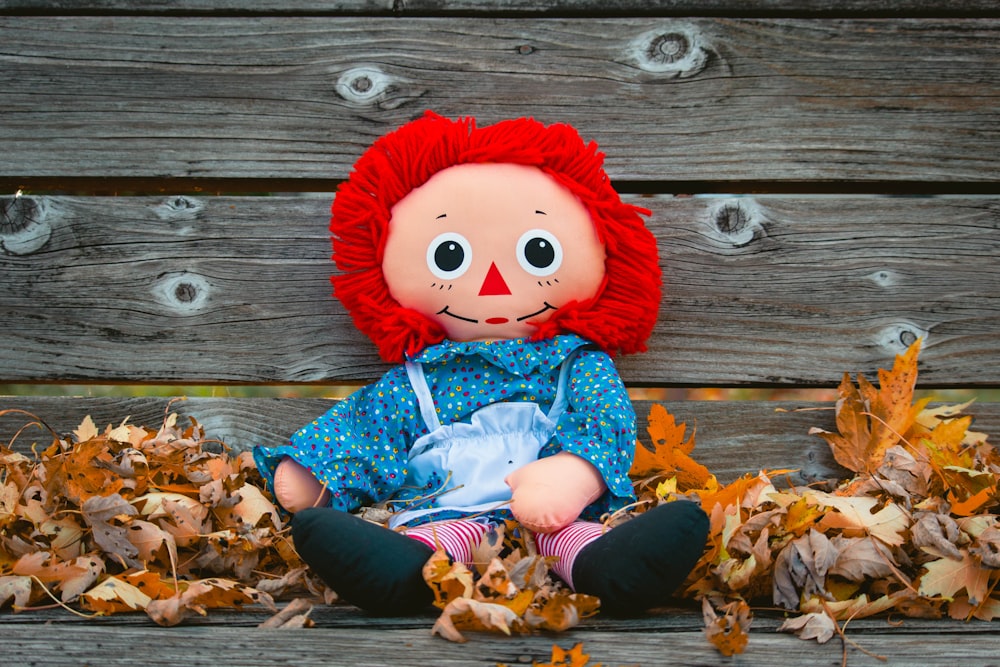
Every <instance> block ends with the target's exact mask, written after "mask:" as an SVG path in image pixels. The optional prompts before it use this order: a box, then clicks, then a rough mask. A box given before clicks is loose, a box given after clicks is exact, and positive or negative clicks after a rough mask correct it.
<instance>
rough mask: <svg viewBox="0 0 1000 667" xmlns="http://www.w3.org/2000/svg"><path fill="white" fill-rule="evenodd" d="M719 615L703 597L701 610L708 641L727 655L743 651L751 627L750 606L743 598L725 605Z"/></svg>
mask: <svg viewBox="0 0 1000 667" xmlns="http://www.w3.org/2000/svg"><path fill="white" fill-rule="evenodd" d="M720 610H721V611H722V612H723V615H722V616H719V615H718V614H717V613H716V611H715V608H714V607H713V606H712V603H711V602H709V600H708V598H707V597H706V598H702V601H701V612H702V618H703V620H704V622H705V630H704V631H705V636H706V637H707V638H708V641H710V642H711V643H712V645H714V646H715V648H716V649H718V651H719V653H721V654H722V655H724V656H726V657H730V656H733V655H736V654H737V653H743V651H745V650H746V647H747V641H748V640H749V638H748V636H747V630H749V629H750V607H749V605H747V603H746V602H744V601H743V600H737V601H734V602H730V603H728V604H725V605H723V606H722V607H721V608H720Z"/></svg>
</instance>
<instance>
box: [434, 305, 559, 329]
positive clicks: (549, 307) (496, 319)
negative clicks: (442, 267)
mask: <svg viewBox="0 0 1000 667" xmlns="http://www.w3.org/2000/svg"><path fill="white" fill-rule="evenodd" d="M542 303H543V304H544V305H545V307H544V308H541V309H539V310H536V311H535V312H533V313H528V314H527V315H522V316H521V317H519V318H517V321H518V322H523V321H525V320H527V319H529V318H532V317H535V316H536V315H541V314H542V313H544V312H545V311H547V310H556V307H555V306H553V305H552V304H551V303H549V302H548V301H543V302H542ZM437 314H438V315H447V316H448V317H454V318H455V319H456V320H462V321H463V322H472V323H473V324H479V320H474V319H472V318H471V317H462V316H461V315H456V314H455V313H453V312H451V311H450V310H448V306H445V307H444V308H442V309H441V310H439V311H438V312H437ZM483 321H484V322H486V324H506V323H507V322H510V320H509V319H507V318H506V317H488V318H486V319H485V320H483Z"/></svg>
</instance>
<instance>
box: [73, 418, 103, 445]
mask: <svg viewBox="0 0 1000 667" xmlns="http://www.w3.org/2000/svg"><path fill="white" fill-rule="evenodd" d="M73 435H75V436H76V441H77V442H86V441H87V440H93V439H94V438H96V437H97V436H98V435H100V433H99V432H98V431H97V427H96V426H95V425H94V420H93V419H91V418H90V415H87V416H86V417H84V418H83V421H82V422H80V425H79V426H78V427H77V428H76V430H75V431H73Z"/></svg>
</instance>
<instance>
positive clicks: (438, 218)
mask: <svg viewBox="0 0 1000 667" xmlns="http://www.w3.org/2000/svg"><path fill="white" fill-rule="evenodd" d="M447 217H448V214H447V213H442V214H441V215H439V216H438V217H436V218H434V219H435V220H440V219H441V218H447Z"/></svg>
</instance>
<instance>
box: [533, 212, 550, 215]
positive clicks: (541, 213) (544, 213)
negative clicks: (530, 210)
mask: <svg viewBox="0 0 1000 667" xmlns="http://www.w3.org/2000/svg"><path fill="white" fill-rule="evenodd" d="M535 213H537V214H538V215H548V213H546V212H545V211H535Z"/></svg>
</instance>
